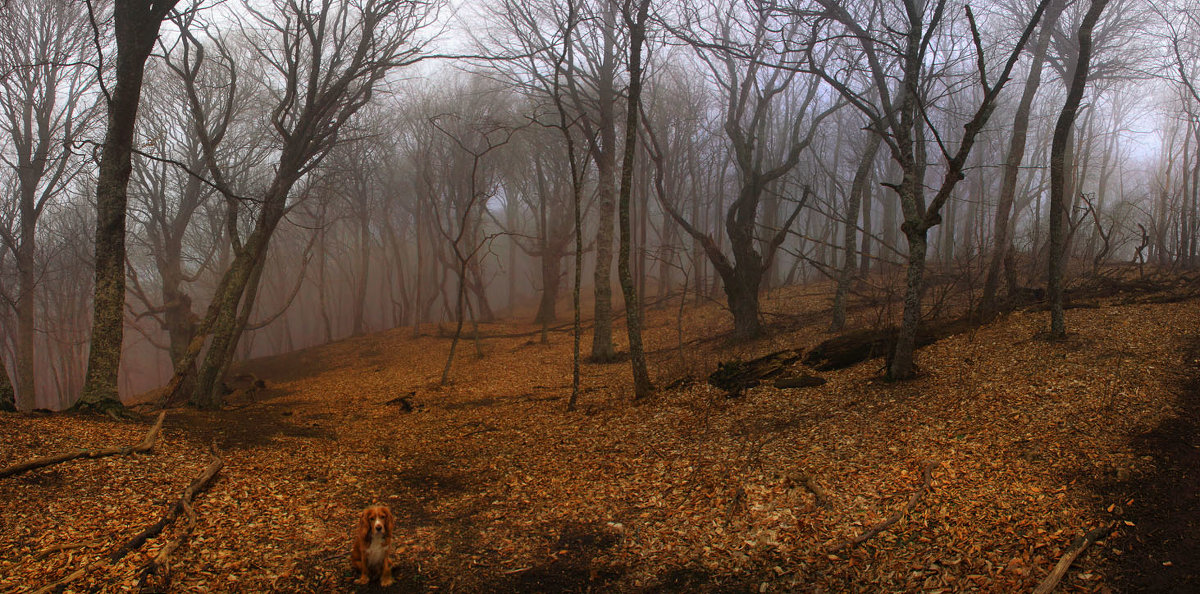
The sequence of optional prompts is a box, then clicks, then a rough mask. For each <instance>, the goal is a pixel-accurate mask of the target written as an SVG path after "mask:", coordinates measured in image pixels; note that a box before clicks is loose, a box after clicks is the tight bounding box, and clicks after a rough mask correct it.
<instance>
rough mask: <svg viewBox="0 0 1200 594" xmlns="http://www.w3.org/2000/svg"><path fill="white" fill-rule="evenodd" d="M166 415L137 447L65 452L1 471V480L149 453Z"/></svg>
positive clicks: (163, 414) (162, 413)
mask: <svg viewBox="0 0 1200 594" xmlns="http://www.w3.org/2000/svg"><path fill="white" fill-rule="evenodd" d="M166 414H167V413H166V412H165V411H164V412H161V413H159V414H158V420H157V421H155V422H154V426H153V427H151V428H150V431H149V432H148V433H146V437H145V438H144V439H142V442H141V443H139V444H137V445H135V446H123V447H109V448H100V449H82V450H74V451H71V452H63V453H61V454H54V455H52V456H42V457H40V458H34V459H32V460H29V461H27V462H21V463H19V464H13V465H12V466H9V467H7V468H4V469H3V470H0V478H4V477H7V476H13V475H15V474H21V473H22V472H27V471H30V470H34V469H37V468H44V467H46V466H52V465H54V464H61V463H63V462H68V461H71V460H75V459H76V458H103V457H106V456H117V455H121V456H128V455H129V454H133V453H145V452H149V451H150V450H152V449H154V442H155V441H157V440H158V434H159V433H160V432H161V431H162V423H163V416H165V415H166Z"/></svg>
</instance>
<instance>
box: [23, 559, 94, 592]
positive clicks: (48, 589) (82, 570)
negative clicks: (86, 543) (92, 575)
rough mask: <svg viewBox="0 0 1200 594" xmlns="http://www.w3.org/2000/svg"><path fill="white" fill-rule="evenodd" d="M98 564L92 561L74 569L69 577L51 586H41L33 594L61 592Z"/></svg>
mask: <svg viewBox="0 0 1200 594" xmlns="http://www.w3.org/2000/svg"><path fill="white" fill-rule="evenodd" d="M100 563H101V561H93V562H91V563H89V564H87V565H85V566H83V567H80V568H79V569H76V570H75V571H73V572H71V573H70V574H69V575H67V577H65V578H63V579H61V580H58V581H57V582H54V583H53V584H46V585H45V586H42V587H41V588H38V589H37V590H34V592H33V594H46V593H47V592H52V591H58V592H61V591H62V587H63V586H65V585H67V584H69V583H71V582H73V581H75V580H77V579H79V578H80V577H83V574H85V573H87V571H88V570H89V569H91V568H93V567H95V566H97V565H99V564H100Z"/></svg>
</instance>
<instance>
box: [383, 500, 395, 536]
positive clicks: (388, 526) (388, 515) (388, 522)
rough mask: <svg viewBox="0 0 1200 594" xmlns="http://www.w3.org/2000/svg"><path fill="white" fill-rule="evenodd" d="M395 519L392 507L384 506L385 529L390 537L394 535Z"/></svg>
mask: <svg viewBox="0 0 1200 594" xmlns="http://www.w3.org/2000/svg"><path fill="white" fill-rule="evenodd" d="M394 521H395V520H394V519H393V518H392V510H391V508H388V507H385V508H383V529H384V531H385V532H386V533H387V536H388V538H391V536H392V524H393V523H394Z"/></svg>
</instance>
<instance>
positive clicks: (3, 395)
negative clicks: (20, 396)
mask: <svg viewBox="0 0 1200 594" xmlns="http://www.w3.org/2000/svg"><path fill="white" fill-rule="evenodd" d="M16 410H17V400H16V395H15V394H14V393H13V387H12V382H11V381H9V379H8V369H7V368H6V367H4V359H3V358H0V411H4V412H14V411H16Z"/></svg>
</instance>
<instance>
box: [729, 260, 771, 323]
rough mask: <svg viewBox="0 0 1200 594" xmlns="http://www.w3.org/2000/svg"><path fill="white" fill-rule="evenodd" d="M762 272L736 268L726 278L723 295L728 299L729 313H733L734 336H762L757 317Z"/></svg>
mask: <svg viewBox="0 0 1200 594" xmlns="http://www.w3.org/2000/svg"><path fill="white" fill-rule="evenodd" d="M761 278H762V274H761V272H759V273H758V274H755V273H754V271H753V270H747V269H744V268H738V269H736V270H735V271H734V272H733V274H732V275H731V277H730V278H729V279H727V280H726V282H725V283H724V285H725V296H726V297H728V299H729V313H731V314H733V335H734V337H735V338H737V339H739V340H741V339H751V338H757V337H759V336H762V334H763V328H762V322H761V321H759V319H758V312H759V307H758V284H759V282H760V281H761Z"/></svg>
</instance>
